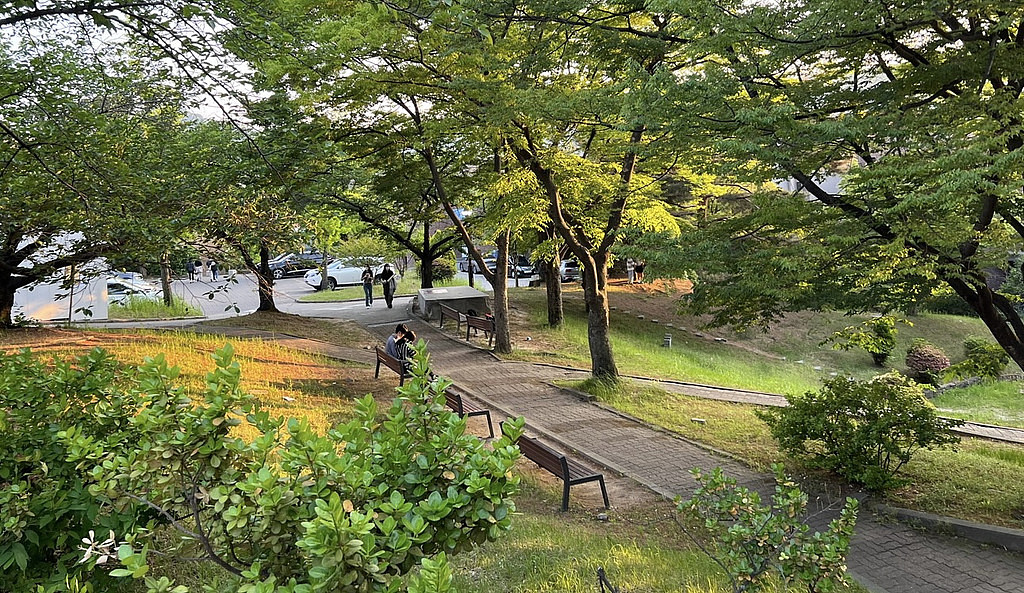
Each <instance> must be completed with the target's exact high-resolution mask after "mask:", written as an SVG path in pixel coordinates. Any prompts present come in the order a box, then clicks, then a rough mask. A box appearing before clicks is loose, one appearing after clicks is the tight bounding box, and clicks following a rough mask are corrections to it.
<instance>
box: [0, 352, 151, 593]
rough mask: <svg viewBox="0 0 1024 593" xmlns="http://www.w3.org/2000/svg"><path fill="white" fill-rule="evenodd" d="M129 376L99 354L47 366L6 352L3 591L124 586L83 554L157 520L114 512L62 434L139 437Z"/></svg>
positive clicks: (1, 441)
mask: <svg viewBox="0 0 1024 593" xmlns="http://www.w3.org/2000/svg"><path fill="white" fill-rule="evenodd" d="M129 375H130V373H128V372H127V371H125V370H124V369H122V368H121V367H120V365H119V364H118V363H117V362H116V361H115V360H114V359H113V358H112V357H111V356H109V355H107V354H106V353H104V352H102V351H100V350H93V351H92V352H89V353H88V354H85V355H83V356H81V357H79V358H77V359H75V360H72V361H69V362H57V361H54V362H53V363H52V364H49V365H47V364H44V363H43V362H42V361H40V360H39V359H37V358H36V357H34V356H33V355H32V354H31V353H30V352H29V351H28V350H23V351H22V352H20V353H18V354H11V355H8V354H2V353H0V591H29V590H31V589H32V588H33V587H34V586H37V585H38V586H42V587H43V590H45V591H64V590H73V589H74V588H75V587H79V586H81V587H86V586H87V583H88V582H89V581H90V580H91V581H92V582H93V583H94V584H103V585H104V587H103V588H101V590H104V591H111V590H115V589H116V586H115V585H116V584H115V583H111V582H110V580H109V579H107V578H105V573H103V572H102V571H95V572H94V571H93V570H92V569H93V568H94V566H95V565H96V563H97V562H98V560H99V558H98V557H95V558H91V559H89V560H88V561H86V562H84V563H82V562H80V560H81V559H82V555H81V553H80V552H78V551H77V549H76V548H77V546H78V545H79V542H80V541H81V540H82V539H83V538H86V536H89V537H90V539H92V535H91V533H92V531H93V530H95V531H96V532H99V533H101V534H106V533H107V532H108V531H110V530H113V531H114V532H115V533H125V532H127V531H128V530H129V529H131V528H143V527H145V526H146V524H147V518H149V517H151V516H152V513H151V512H148V511H140V510H139V509H138V508H136V507H132V506H130V505H129V506H126V507H125V508H124V509H122V511H121V512H119V513H117V514H111V513H108V512H107V509H105V508H104V507H103V505H102V503H101V502H100V501H98V500H96V499H95V498H93V496H91V495H90V493H89V492H88V490H87V488H86V485H85V484H84V482H83V480H82V477H81V476H80V474H79V472H78V471H77V470H76V468H75V465H74V464H73V463H71V462H69V461H68V460H67V449H66V447H65V445H64V443H63V441H62V439H61V438H59V433H60V431H61V430H62V429H63V428H66V427H69V426H76V425H79V426H81V428H80V429H79V430H80V434H81V435H82V438H105V437H106V436H107V435H109V434H117V435H119V437H120V438H121V439H132V438H134V437H135V436H136V433H135V432H134V431H133V429H132V428H131V426H130V423H129V418H131V417H132V416H133V415H134V414H135V413H137V412H138V411H139V410H138V407H137V406H136V404H137V402H136V401H135V400H134V398H133V397H132V396H131V395H130V394H129V393H127V392H126V391H125V390H124V389H123V386H124V384H125V383H124V382H125V381H126V380H127V379H128V378H129ZM83 590H84V589H83Z"/></svg>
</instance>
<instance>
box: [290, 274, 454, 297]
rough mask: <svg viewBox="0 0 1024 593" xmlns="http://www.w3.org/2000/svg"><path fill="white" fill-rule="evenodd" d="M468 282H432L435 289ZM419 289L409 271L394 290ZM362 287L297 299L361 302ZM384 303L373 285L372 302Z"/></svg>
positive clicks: (417, 280) (403, 292) (405, 292)
mask: <svg viewBox="0 0 1024 593" xmlns="http://www.w3.org/2000/svg"><path fill="white" fill-rule="evenodd" d="M468 285H469V282H468V281H467V280H464V279H462V278H452V279H451V280H448V281H445V282H438V281H435V282H434V287H435V288H441V287H442V286H468ZM419 289H420V277H419V275H417V274H416V273H415V272H413V271H411V270H410V271H409V273H408V274H406V275H405V276H403V277H402V279H401V280H399V282H398V288H397V289H396V290H395V294H396V295H409V294H416V291H418V290H419ZM363 298H364V295H363V287H362V286H361V285H360V286H346V287H343V288H337V289H335V290H320V291H317V292H314V293H312V294H307V295H305V296H303V297H299V302H300V303H335V302H338V301H351V300H359V301H361V300H363ZM378 300H379V301H380V302H382V303H383V302H384V292H383V289H382V288H381V287H380V285H379V284H374V285H373V301H374V303H376V302H377V301H378Z"/></svg>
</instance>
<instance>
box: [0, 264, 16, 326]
mask: <svg viewBox="0 0 1024 593" xmlns="http://www.w3.org/2000/svg"><path fill="white" fill-rule="evenodd" d="M17 291H18V286H17V284H15V283H14V282H12V281H11V275H10V274H0V327H13V326H14V319H13V317H12V315H13V312H14V293H15V292H17Z"/></svg>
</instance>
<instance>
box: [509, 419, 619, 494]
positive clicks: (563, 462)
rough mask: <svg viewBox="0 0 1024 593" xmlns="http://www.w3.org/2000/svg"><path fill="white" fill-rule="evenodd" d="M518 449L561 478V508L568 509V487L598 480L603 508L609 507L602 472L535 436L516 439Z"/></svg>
mask: <svg viewBox="0 0 1024 593" xmlns="http://www.w3.org/2000/svg"><path fill="white" fill-rule="evenodd" d="M516 444H517V445H519V450H520V451H522V453H523V455H525V456H526V458H527V459H529V460H530V461H533V462H534V463H536V464H537V465H539V466H541V467H542V468H544V469H546V470H548V471H549V472H551V473H552V474H554V475H555V477H556V478H559V479H561V480H562V510H563V511H567V510H569V487H570V486H575V485H576V484H585V483H587V482H594V481H596V482H598V483H599V484H600V485H601V497H602V498H604V508H606V509H607V508H609V506H610V505H609V504H608V489H607V488H605V485H604V474H602V473H598V472H595V471H594V470H592V469H590V468H589V467H587V466H585V465H583V464H581V463H579V462H577V461H575V460H572V459H569V458H568V457H566V456H565V455H564V454H562V453H559V452H558V451H555V450H554V449H552V448H551V447H548V446H547V445H545V444H544V443H542V442H540V441H538V440H537V439H535V438H532V437H528V436H526V435H525V434H524V435H523V436H521V437H519V439H518V440H517V441H516Z"/></svg>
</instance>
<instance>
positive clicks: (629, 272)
mask: <svg viewBox="0 0 1024 593" xmlns="http://www.w3.org/2000/svg"><path fill="white" fill-rule="evenodd" d="M626 276H627V277H628V278H629V283H630V284H632V283H633V281H634V280H636V262H634V261H633V258H631V257H627V258H626Z"/></svg>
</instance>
